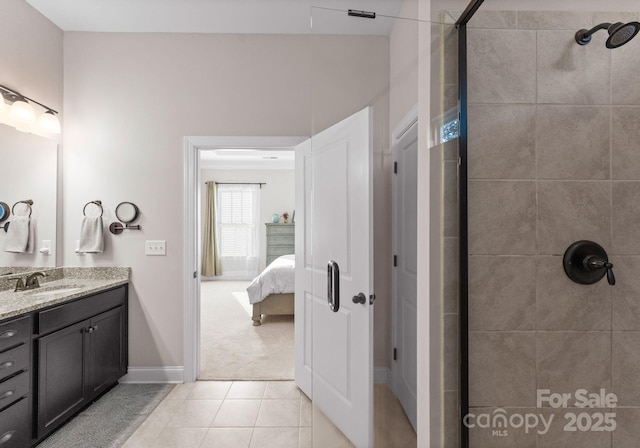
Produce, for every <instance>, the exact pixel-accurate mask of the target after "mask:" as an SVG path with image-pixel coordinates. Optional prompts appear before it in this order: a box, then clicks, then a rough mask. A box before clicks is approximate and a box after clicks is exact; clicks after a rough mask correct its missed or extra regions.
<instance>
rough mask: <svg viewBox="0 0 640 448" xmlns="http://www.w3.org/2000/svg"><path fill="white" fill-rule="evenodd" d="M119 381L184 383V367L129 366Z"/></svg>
mask: <svg viewBox="0 0 640 448" xmlns="http://www.w3.org/2000/svg"><path fill="white" fill-rule="evenodd" d="M119 382H120V383H184V367H182V366H169V367H129V372H128V373H127V374H126V375H125V376H123V377H122V378H121V379H120V381H119Z"/></svg>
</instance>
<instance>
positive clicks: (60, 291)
mask: <svg viewBox="0 0 640 448" xmlns="http://www.w3.org/2000/svg"><path fill="white" fill-rule="evenodd" d="M79 289H81V288H79V287H69V286H61V287H59V288H51V289H48V290H46V291H42V292H36V293H34V294H32V295H33V296H34V297H42V296H53V295H55V294H63V293H69V292H73V291H78V290H79Z"/></svg>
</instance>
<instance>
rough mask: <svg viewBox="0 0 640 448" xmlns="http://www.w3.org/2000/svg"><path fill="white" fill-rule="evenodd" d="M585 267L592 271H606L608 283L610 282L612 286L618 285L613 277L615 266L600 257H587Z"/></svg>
mask: <svg viewBox="0 0 640 448" xmlns="http://www.w3.org/2000/svg"><path fill="white" fill-rule="evenodd" d="M584 266H585V267H586V268H587V269H589V270H592V271H595V270H599V269H606V270H607V282H609V284H610V285H611V286H613V285H615V284H616V277H615V275H613V264H611V263H609V262H608V261H607V260H605V259H603V258H600V257H598V256H591V257H586V258H585V259H584Z"/></svg>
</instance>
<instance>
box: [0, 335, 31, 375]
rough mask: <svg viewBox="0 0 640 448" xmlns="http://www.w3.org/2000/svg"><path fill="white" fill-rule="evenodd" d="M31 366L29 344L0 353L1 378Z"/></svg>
mask: <svg viewBox="0 0 640 448" xmlns="http://www.w3.org/2000/svg"><path fill="white" fill-rule="evenodd" d="M28 367H29V344H22V345H20V346H19V347H16V348H13V349H11V350H8V351H6V352H4V353H0V379H2V378H6V377H8V376H11V375H13V374H14V373H18V372H19V371H21V370H23V369H27V368H28Z"/></svg>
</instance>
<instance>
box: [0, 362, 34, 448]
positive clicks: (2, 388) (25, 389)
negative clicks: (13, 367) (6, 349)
mask: <svg viewBox="0 0 640 448" xmlns="http://www.w3.org/2000/svg"><path fill="white" fill-rule="evenodd" d="M28 393H29V372H22V373H21V374H20V375H16V376H14V377H12V378H11V379H8V380H7V381H4V382H2V383H0V409H2V408H5V407H7V406H9V405H10V404H11V403H13V402H14V401H16V400H18V399H20V398H22V397H24V396H25V395H27V394H28ZM0 446H1V445H0Z"/></svg>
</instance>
